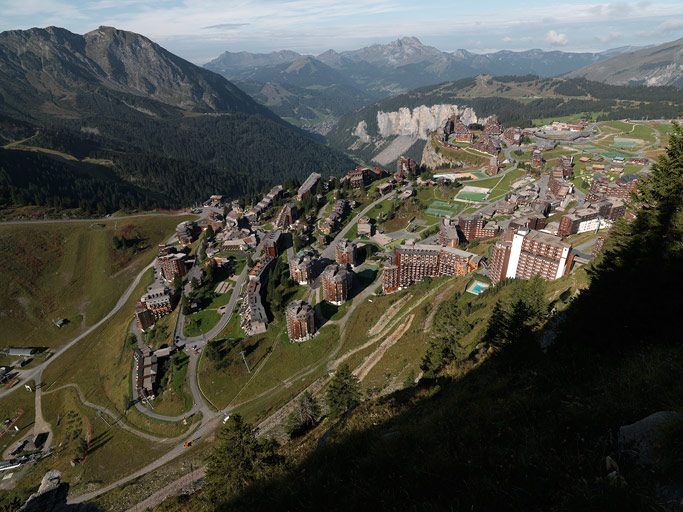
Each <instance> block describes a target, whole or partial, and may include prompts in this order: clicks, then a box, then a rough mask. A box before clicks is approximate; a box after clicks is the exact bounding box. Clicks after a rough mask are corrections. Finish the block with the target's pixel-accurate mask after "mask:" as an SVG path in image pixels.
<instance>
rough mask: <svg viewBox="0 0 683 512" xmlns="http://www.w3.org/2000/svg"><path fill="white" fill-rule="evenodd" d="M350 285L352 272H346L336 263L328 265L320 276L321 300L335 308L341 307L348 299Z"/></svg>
mask: <svg viewBox="0 0 683 512" xmlns="http://www.w3.org/2000/svg"><path fill="white" fill-rule="evenodd" d="M352 283H353V272H350V271H349V270H347V268H346V266H342V265H338V264H336V263H333V264H331V265H328V266H327V267H326V268H325V270H324V271H323V273H322V275H321V286H322V290H323V298H324V299H325V300H326V301H327V302H330V303H332V304H335V305H337V306H340V305H342V304H343V303H344V302H346V300H347V299H348V298H349V294H350V293H351V285H352Z"/></svg>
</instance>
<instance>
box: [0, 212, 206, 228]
mask: <svg viewBox="0 0 683 512" xmlns="http://www.w3.org/2000/svg"><path fill="white" fill-rule="evenodd" d="M182 215H193V214H192V213H191V212H187V211H182V212H177V213H136V214H132V215H121V216H115V217H89V218H83V219H40V220H6V221H1V222H0V225H2V224H10V225H11V224H63V223H65V222H107V221H117V220H127V219H139V218H140V217H179V216H182Z"/></svg>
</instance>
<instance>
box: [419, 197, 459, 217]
mask: <svg viewBox="0 0 683 512" xmlns="http://www.w3.org/2000/svg"><path fill="white" fill-rule="evenodd" d="M465 206H466V205H464V204H457V203H456V204H453V203H448V202H446V201H438V200H436V201H432V202H431V203H429V207H428V208H427V209H426V210H425V213H426V214H428V215H432V216H434V217H454V216H456V215H457V214H458V213H459V212H460V211H462V210H463V209H464V208H465Z"/></svg>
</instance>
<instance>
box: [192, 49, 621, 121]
mask: <svg viewBox="0 0 683 512" xmlns="http://www.w3.org/2000/svg"><path fill="white" fill-rule="evenodd" d="M615 52H617V53H618V52H619V50H614V51H612V52H610V53H604V54H603V53H568V52H561V51H543V50H528V51H522V52H513V51H507V50H503V51H499V52H494V53H486V54H477V53H472V52H469V51H467V50H457V51H455V52H444V51H441V50H439V49H437V48H434V47H432V46H428V45H425V44H423V43H422V42H421V41H420V40H419V39H417V38H415V37H404V38H401V39H398V40H396V41H393V42H391V43H389V44H375V45H372V46H368V47H365V48H361V49H359V50H352V51H344V52H337V51H334V50H328V51H326V52H324V53H321V54H320V55H317V56H311V55H302V54H299V53H296V52H293V51H288V50H285V51H277V52H272V53H268V54H253V53H247V52H238V53H232V52H225V53H223V54H221V55H220V56H219V57H217V58H216V59H214V60H212V61H210V62H208V63H207V64H205V67H206V68H207V69H210V70H212V71H215V72H217V73H220V74H221V75H223V76H225V77H226V78H228V79H229V80H233V81H235V82H236V83H237V84H238V85H239V86H240V87H242V88H244V89H245V90H246V91H247V92H248V93H249V94H251V95H252V96H253V97H254V98H255V99H257V100H258V101H260V102H261V103H263V104H265V105H267V106H268V107H269V108H271V109H273V110H274V111H275V112H276V113H277V114H279V115H280V116H282V117H284V118H286V119H288V120H290V121H292V122H295V123H297V124H300V125H303V126H305V127H307V128H309V129H314V130H316V131H319V132H322V133H326V132H327V131H329V128H330V126H331V125H332V124H334V122H335V121H336V120H337V119H338V118H339V117H340V116H341V115H343V114H345V113H348V112H349V111H351V110H354V109H356V108H358V107H359V106H362V105H363V104H366V103H368V102H371V101H375V100H378V99H381V98H385V97H388V96H392V95H395V94H400V93H403V92H406V91H408V90H411V89H414V88H417V87H423V86H427V85H434V84H437V83H440V82H445V81H451V80H457V79H460V78H466V77H472V76H476V75H480V74H491V75H528V74H533V75H539V76H543V77H549V76H555V75H560V74H563V73H567V72H569V71H572V70H575V69H578V68H581V67H583V66H586V65H588V64H592V63H595V62H598V61H601V60H603V59H606V58H608V57H609V56H611V55H612V54H614V53H615Z"/></svg>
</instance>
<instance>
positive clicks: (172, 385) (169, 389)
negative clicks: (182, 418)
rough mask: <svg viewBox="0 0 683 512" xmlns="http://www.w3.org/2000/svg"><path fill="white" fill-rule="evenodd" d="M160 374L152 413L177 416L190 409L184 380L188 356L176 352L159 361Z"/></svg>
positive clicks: (187, 388)
mask: <svg viewBox="0 0 683 512" xmlns="http://www.w3.org/2000/svg"><path fill="white" fill-rule="evenodd" d="M161 361H162V363H161V365H160V368H161V369H162V374H161V376H160V379H159V382H160V384H159V389H158V391H157V396H156V398H155V399H154V402H153V404H154V412H156V413H158V414H165V415H168V416H177V415H180V414H182V413H184V412H185V411H189V410H190V409H191V408H192V396H191V392H190V389H189V385H188V383H187V381H186V379H185V377H186V375H187V364H188V361H189V358H188V356H187V355H186V354H185V353H183V352H176V353H175V354H174V355H173V356H171V357H169V358H164V359H162V360H161Z"/></svg>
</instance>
